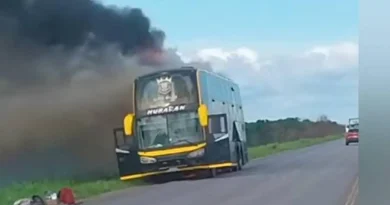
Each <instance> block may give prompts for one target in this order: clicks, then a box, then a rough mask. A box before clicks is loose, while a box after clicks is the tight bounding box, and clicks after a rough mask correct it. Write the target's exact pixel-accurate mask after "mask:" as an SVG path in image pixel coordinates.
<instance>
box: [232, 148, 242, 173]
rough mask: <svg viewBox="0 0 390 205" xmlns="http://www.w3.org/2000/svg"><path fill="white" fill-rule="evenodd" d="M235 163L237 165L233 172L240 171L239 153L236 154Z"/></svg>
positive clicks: (240, 160)
mask: <svg viewBox="0 0 390 205" xmlns="http://www.w3.org/2000/svg"><path fill="white" fill-rule="evenodd" d="M236 153H237V154H236V163H237V165H236V166H235V167H234V168H233V171H235V172H237V171H240V170H242V155H241V154H240V153H241V152H236Z"/></svg>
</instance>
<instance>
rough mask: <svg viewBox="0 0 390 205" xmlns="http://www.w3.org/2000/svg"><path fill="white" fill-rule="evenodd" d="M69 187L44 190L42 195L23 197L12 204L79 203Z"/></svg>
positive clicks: (67, 204)
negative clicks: (53, 190) (56, 190)
mask: <svg viewBox="0 0 390 205" xmlns="http://www.w3.org/2000/svg"><path fill="white" fill-rule="evenodd" d="M79 204H81V203H79V202H76V198H75V194H74V192H73V190H72V189H71V188H68V187H65V188H62V189H60V190H59V191H58V192H57V193H56V192H51V191H46V192H45V193H44V197H43V198H42V197H41V196H39V195H33V196H32V197H31V198H23V199H19V200H17V201H15V202H14V204H13V205H79Z"/></svg>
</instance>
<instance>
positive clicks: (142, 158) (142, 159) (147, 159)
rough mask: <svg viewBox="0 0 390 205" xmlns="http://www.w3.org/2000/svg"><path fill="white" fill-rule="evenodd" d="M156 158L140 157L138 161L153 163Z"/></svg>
mask: <svg viewBox="0 0 390 205" xmlns="http://www.w3.org/2000/svg"><path fill="white" fill-rule="evenodd" d="M156 161H157V160H156V159H155V158H153V157H141V158H140V162H141V164H153V163H156Z"/></svg>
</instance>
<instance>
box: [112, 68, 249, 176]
mask: <svg viewBox="0 0 390 205" xmlns="http://www.w3.org/2000/svg"><path fill="white" fill-rule="evenodd" d="M133 112H134V113H132V114H131V115H132V117H131V120H130V121H127V122H130V124H131V125H129V123H128V124H127V125H126V120H124V128H117V129H114V135H115V143H116V156H117V161H118V167H119V174H120V177H121V180H129V179H135V178H142V177H146V176H152V175H160V174H166V173H184V172H194V171H197V170H203V171H207V172H209V173H210V174H211V175H213V176H215V174H216V170H218V169H221V168H230V169H232V170H241V168H242V166H243V165H245V164H246V163H247V162H248V161H249V158H248V151H247V150H248V149H247V141H246V132H245V120H244V113H243V108H242V101H241V95H240V90H239V87H238V85H237V84H235V83H234V82H233V81H231V80H230V79H228V78H225V77H223V76H221V75H219V74H216V73H214V72H211V71H206V70H200V69H195V68H193V67H185V68H180V69H175V70H167V71H159V72H154V73H151V74H148V75H144V76H141V77H138V78H137V79H136V80H135V81H134V86H133ZM204 115H206V116H204ZM202 120H203V121H202ZM202 122H203V124H202ZM206 122H207V123H206ZM205 123H206V124H207V125H206V124H205ZM126 126H128V127H129V128H128V129H131V130H132V134H131V135H129V134H126V133H124V130H125V127H126Z"/></svg>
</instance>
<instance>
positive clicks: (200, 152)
mask: <svg viewBox="0 0 390 205" xmlns="http://www.w3.org/2000/svg"><path fill="white" fill-rule="evenodd" d="M203 155H204V148H202V149H198V150H195V151H193V152H191V153H189V154H188V158H195V157H201V156H203Z"/></svg>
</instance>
